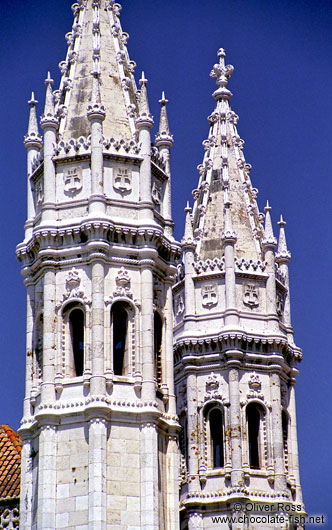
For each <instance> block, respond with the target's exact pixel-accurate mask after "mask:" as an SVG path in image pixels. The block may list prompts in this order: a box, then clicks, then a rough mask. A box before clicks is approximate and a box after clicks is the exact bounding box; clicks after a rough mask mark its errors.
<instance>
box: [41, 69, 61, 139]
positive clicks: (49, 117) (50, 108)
mask: <svg viewBox="0 0 332 530" xmlns="http://www.w3.org/2000/svg"><path fill="white" fill-rule="evenodd" d="M53 83H54V81H53V79H52V78H51V74H50V72H48V73H47V78H46V79H45V85H46V97H45V108H44V114H43V116H42V118H41V120H40V123H41V126H42V128H43V129H44V128H45V127H52V126H53V127H57V126H58V118H57V117H56V114H55V108H54V96H53V90H52V85H53Z"/></svg>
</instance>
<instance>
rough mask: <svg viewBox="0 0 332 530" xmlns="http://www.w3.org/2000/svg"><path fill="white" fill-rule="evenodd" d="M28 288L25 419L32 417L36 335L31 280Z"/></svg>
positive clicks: (26, 283) (33, 289)
mask: <svg viewBox="0 0 332 530" xmlns="http://www.w3.org/2000/svg"><path fill="white" fill-rule="evenodd" d="M24 283H25V285H26V287H27V330H26V373H25V398H24V404H23V418H29V417H30V416H31V405H30V393H31V389H32V381H33V334H34V311H33V307H34V301H35V300H34V297H35V286H34V285H33V283H31V280H29V278H27V279H26V280H25V282H24Z"/></svg>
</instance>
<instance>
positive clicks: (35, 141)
mask: <svg viewBox="0 0 332 530" xmlns="http://www.w3.org/2000/svg"><path fill="white" fill-rule="evenodd" d="M28 103H29V105H30V114H29V126H28V132H27V134H26V135H25V137H24V145H25V147H26V148H27V149H29V148H30V147H34V148H36V149H40V148H41V146H42V138H41V136H40V134H39V129H38V121H37V113H36V105H37V104H38V101H37V100H36V99H35V94H34V92H32V94H31V99H30V101H28Z"/></svg>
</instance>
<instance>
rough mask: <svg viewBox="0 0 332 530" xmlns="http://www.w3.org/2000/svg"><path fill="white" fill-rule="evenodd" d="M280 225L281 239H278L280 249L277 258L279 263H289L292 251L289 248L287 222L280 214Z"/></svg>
mask: <svg viewBox="0 0 332 530" xmlns="http://www.w3.org/2000/svg"><path fill="white" fill-rule="evenodd" d="M278 225H279V229H280V230H279V241H278V251H277V253H276V258H277V262H278V263H288V262H289V261H290V259H291V253H290V252H289V250H288V248H287V242H286V234H285V226H286V223H285V221H284V220H283V218H282V215H280V221H279V222H278Z"/></svg>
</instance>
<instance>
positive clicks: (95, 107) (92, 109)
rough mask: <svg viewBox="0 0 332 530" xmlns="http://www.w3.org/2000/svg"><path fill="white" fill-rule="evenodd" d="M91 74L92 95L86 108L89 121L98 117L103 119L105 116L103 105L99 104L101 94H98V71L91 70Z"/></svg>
mask: <svg viewBox="0 0 332 530" xmlns="http://www.w3.org/2000/svg"><path fill="white" fill-rule="evenodd" d="M91 75H92V76H93V79H92V97H91V105H89V106H88V108H87V115H88V119H89V120H90V121H91V120H93V119H99V120H101V121H103V120H104V119H105V117H106V110H105V107H104V106H103V105H102V104H101V94H100V79H99V78H100V75H99V73H98V72H91Z"/></svg>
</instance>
